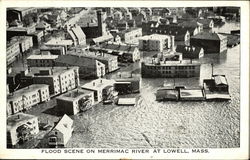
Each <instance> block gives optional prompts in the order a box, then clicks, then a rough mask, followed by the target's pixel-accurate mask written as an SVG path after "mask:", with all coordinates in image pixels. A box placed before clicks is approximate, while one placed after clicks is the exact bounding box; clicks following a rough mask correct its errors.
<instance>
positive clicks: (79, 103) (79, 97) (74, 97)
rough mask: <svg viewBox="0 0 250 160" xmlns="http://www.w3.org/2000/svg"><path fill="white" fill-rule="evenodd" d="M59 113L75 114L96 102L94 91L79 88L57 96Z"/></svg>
mask: <svg viewBox="0 0 250 160" xmlns="http://www.w3.org/2000/svg"><path fill="white" fill-rule="evenodd" d="M56 102H57V106H56V111H57V112H58V113H64V114H67V115H75V114H77V113H79V112H80V111H85V110H87V109H89V108H90V107H92V105H93V104H94V92H92V91H88V90H83V89H80V88H77V89H75V90H72V91H69V92H67V93H65V94H63V95H61V96H59V97H57V98H56Z"/></svg>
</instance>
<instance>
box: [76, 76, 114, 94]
mask: <svg viewBox="0 0 250 160" xmlns="http://www.w3.org/2000/svg"><path fill="white" fill-rule="evenodd" d="M114 83H115V81H114V80H113V79H103V78H99V79H96V80H93V81H91V82H89V83H86V84H84V85H82V86H81V88H83V89H88V90H94V91H96V90H100V89H101V90H102V89H104V88H105V87H107V86H110V85H111V86H113V85H114Z"/></svg>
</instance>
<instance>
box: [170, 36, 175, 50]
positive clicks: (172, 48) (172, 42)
mask: <svg viewBox="0 0 250 160" xmlns="http://www.w3.org/2000/svg"><path fill="white" fill-rule="evenodd" d="M171 51H175V49H174V36H171Z"/></svg>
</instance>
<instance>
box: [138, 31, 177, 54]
mask: <svg viewBox="0 0 250 160" xmlns="http://www.w3.org/2000/svg"><path fill="white" fill-rule="evenodd" d="M171 47H172V48H173V47H174V37H171V36H169V35H161V34H152V35H148V36H143V37H141V38H139V49H140V50H143V51H159V52H162V51H163V50H164V49H169V48H171Z"/></svg>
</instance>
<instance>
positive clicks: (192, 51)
mask: <svg viewBox="0 0 250 160" xmlns="http://www.w3.org/2000/svg"><path fill="white" fill-rule="evenodd" d="M176 52H180V53H182V57H183V58H188V59H196V58H201V57H203V56H204V50H203V48H201V47H194V46H185V45H177V47H176Z"/></svg>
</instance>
